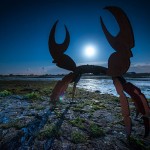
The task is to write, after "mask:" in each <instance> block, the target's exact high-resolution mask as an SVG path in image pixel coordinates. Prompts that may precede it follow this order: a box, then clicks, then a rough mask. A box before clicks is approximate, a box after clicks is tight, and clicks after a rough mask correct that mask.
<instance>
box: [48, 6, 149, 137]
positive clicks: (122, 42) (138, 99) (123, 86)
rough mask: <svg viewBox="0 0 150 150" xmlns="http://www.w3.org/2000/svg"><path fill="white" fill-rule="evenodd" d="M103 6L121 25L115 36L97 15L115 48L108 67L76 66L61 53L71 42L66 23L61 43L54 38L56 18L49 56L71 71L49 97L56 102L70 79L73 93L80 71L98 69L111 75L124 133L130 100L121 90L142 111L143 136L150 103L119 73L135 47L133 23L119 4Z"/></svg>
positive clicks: (94, 71)
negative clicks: (116, 5) (120, 110)
mask: <svg viewBox="0 0 150 150" xmlns="http://www.w3.org/2000/svg"><path fill="white" fill-rule="evenodd" d="M105 9H106V10H108V11H110V12H111V13H112V14H113V15H114V17H115V18H116V20H117V22H118V24H119V27H120V31H119V33H118V35H117V36H115V37H114V36H112V35H111V34H110V33H109V32H108V30H107V28H106V26H105V25H104V23H103V20H102V18H100V22H101V26H102V29H103V32H104V34H105V36H106V38H107V40H108V42H109V44H110V45H111V46H112V48H113V49H114V50H115V51H116V52H114V53H113V54H111V56H110V57H109V60H108V68H105V67H102V66H95V65H82V66H78V67H77V66H76V64H75V62H74V61H73V60H72V59H71V57H69V56H68V55H66V54H64V52H65V51H66V50H67V48H68V45H69V42H70V35H69V32H68V29H67V27H66V26H65V30H66V37H65V40H64V42H63V43H62V44H57V43H56V42H55V30H56V25H57V23H58V21H56V22H55V24H54V25H53V27H52V29H51V32H50V35H49V41H48V44H49V51H50V54H51V56H52V58H53V59H54V60H53V63H56V65H57V66H58V67H60V68H63V69H66V70H70V71H72V72H71V73H69V74H68V75H66V76H65V77H64V78H63V79H62V80H61V81H58V82H57V84H56V86H55V88H54V89H53V91H52V94H51V96H50V99H51V102H52V103H53V104H54V106H55V104H56V102H57V101H58V100H59V97H60V96H61V95H62V94H63V93H64V91H65V90H66V89H67V87H68V85H69V83H74V87H73V96H72V97H74V93H75V89H76V84H77V83H78V81H79V80H80V77H81V75H82V74H84V73H93V74H98V73H101V74H104V75H108V76H111V77H112V80H113V83H114V86H115V88H116V91H117V93H118V94H119V98H120V103H121V109H122V115H123V117H124V123H125V128H126V132H127V136H128V137H129V136H130V134H131V118H130V110H129V103H128V100H127V97H126V96H125V94H124V92H126V93H127V94H129V95H130V96H131V98H132V100H133V102H134V103H135V107H136V111H137V115H138V114H139V113H141V114H142V116H143V117H142V118H143V121H144V126H145V137H146V136H148V135H149V131H150V107H149V105H148V102H147V99H146V97H145V96H144V94H143V93H141V91H140V89H139V88H137V87H136V86H135V85H133V84H132V83H130V82H127V81H126V80H125V79H124V78H123V76H122V75H123V74H124V73H126V72H127V70H128V69H129V67H130V57H132V56H133V55H132V52H131V48H133V47H134V35H133V31H132V27H131V24H130V21H129V20H128V17H127V16H126V14H125V13H124V11H123V10H122V9H121V8H118V7H114V6H109V7H105Z"/></svg>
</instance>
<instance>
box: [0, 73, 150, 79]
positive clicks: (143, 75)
mask: <svg viewBox="0 0 150 150" xmlns="http://www.w3.org/2000/svg"><path fill="white" fill-rule="evenodd" d="M65 75H66V74H57V75H51V74H46V75H33V74H31V75H13V74H9V75H0V79H3V78H5V79H6V78H11V77H13V78H63V77H64V76H65ZM123 76H124V77H130V78H150V73H135V72H131V73H126V74H124V75H123ZM82 78H104V79H107V78H108V79H110V78H111V77H110V76H106V75H102V74H100V75H93V74H83V75H82Z"/></svg>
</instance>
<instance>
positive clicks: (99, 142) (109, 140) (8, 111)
mask: <svg viewBox="0 0 150 150" xmlns="http://www.w3.org/2000/svg"><path fill="white" fill-rule="evenodd" d="M82 92H83V91H82ZM88 95H89V96H88ZM82 96H83V99H80V98H79V99H77V98H75V100H74V101H73V102H71V99H70V98H64V99H63V101H62V102H61V103H60V104H58V106H57V107H56V109H55V110H54V111H50V110H49V107H50V104H49V98H48V97H43V98H42V100H41V99H40V100H36V101H30V100H28V99H25V98H24V97H22V96H19V95H10V96H7V97H1V98H0V149H8V150H11V149H12V150H13V149H40V150H41V149H55V150H59V149H60V150H70V149H74V150H76V149H79V150H80V149H82V150H84V149H85V150H87V149H89V150H100V149H102V150H128V149H136V150H137V149H150V139H149V137H148V138H145V139H144V138H143V135H144V128H143V122H142V120H141V119H140V118H138V119H135V118H134V116H135V113H134V105H133V104H132V102H130V104H131V105H130V108H131V114H132V122H133V130H132V137H131V139H130V141H129V140H127V139H126V133H125V130H124V123H123V121H122V119H123V118H122V115H121V110H120V104H119V101H118V98H116V97H113V96H110V95H100V94H99V97H97V96H95V94H93V95H92V94H91V93H89V92H86V91H85V92H84V93H82ZM94 96H95V97H94ZM70 102H71V104H70Z"/></svg>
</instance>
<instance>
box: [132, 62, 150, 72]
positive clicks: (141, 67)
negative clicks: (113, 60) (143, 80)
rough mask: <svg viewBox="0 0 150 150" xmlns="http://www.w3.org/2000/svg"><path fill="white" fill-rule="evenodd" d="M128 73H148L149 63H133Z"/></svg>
mask: <svg viewBox="0 0 150 150" xmlns="http://www.w3.org/2000/svg"><path fill="white" fill-rule="evenodd" d="M129 72H136V73H150V63H133V64H131V67H130V69H129Z"/></svg>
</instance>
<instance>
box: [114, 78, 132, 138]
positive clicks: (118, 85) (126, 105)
mask: <svg viewBox="0 0 150 150" xmlns="http://www.w3.org/2000/svg"><path fill="white" fill-rule="evenodd" d="M112 79H113V83H114V85H115V88H116V91H117V93H118V94H119V96H120V97H119V98H120V104H121V109H122V115H123V117H124V119H123V120H124V123H125V128H126V133H127V136H128V137H129V136H130V134H131V118H130V110H129V103H128V100H127V97H126V96H125V94H124V92H123V86H122V84H121V82H120V81H119V79H118V78H112Z"/></svg>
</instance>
